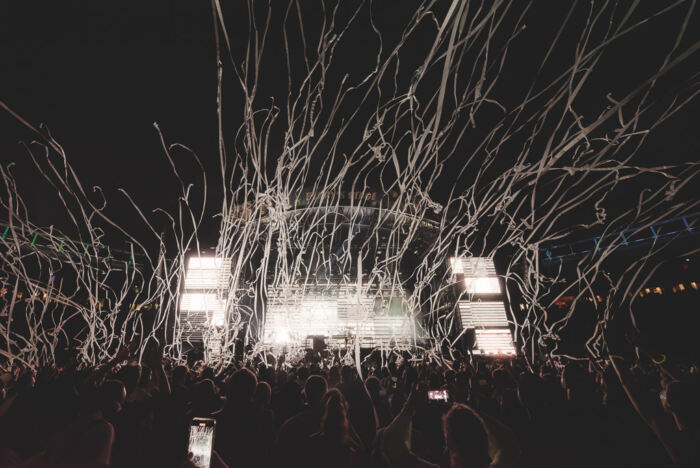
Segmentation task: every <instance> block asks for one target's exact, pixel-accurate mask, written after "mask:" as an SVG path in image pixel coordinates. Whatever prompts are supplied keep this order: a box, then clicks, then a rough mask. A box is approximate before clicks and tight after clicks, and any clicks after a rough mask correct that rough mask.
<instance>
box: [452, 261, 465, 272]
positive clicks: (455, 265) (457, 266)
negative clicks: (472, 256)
mask: <svg viewBox="0 0 700 468" xmlns="http://www.w3.org/2000/svg"><path fill="white" fill-rule="evenodd" d="M450 267H451V268H452V274H453V275H463V274H464V265H462V259H461V258H455V257H451V258H450Z"/></svg>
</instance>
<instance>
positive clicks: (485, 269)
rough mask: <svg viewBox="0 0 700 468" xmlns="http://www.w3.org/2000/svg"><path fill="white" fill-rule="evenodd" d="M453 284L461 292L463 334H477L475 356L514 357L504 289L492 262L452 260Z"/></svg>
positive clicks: (460, 311) (460, 305)
mask: <svg viewBox="0 0 700 468" xmlns="http://www.w3.org/2000/svg"><path fill="white" fill-rule="evenodd" d="M450 266H451V270H452V281H453V282H454V283H455V284H456V285H457V287H458V288H459V290H460V291H461V293H460V297H459V299H458V301H457V306H458V308H459V317H460V321H461V322H462V330H463V332H464V331H467V330H474V334H475V343H474V354H490V355H504V354H505V355H513V354H515V347H514V346H513V336H512V333H511V330H510V326H509V322H508V317H507V316H506V306H505V300H504V294H503V285H502V284H501V280H500V278H499V277H498V275H497V273H496V266H495V265H494V262H493V259H492V258H486V257H457V258H451V259H450Z"/></svg>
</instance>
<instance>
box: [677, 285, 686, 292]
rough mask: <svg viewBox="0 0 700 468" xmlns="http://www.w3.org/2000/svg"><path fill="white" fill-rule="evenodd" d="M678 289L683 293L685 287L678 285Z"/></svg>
mask: <svg viewBox="0 0 700 468" xmlns="http://www.w3.org/2000/svg"><path fill="white" fill-rule="evenodd" d="M678 289H679V290H681V291H685V285H684V284H683V283H678Z"/></svg>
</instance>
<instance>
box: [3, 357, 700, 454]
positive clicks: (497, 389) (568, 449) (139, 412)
mask: <svg viewBox="0 0 700 468" xmlns="http://www.w3.org/2000/svg"><path fill="white" fill-rule="evenodd" d="M406 357H407V356H406ZM616 364H617V366H616V368H617V370H616V369H615V368H614V367H613V366H612V365H611V364H610V363H609V362H608V363H607V365H606V363H604V362H603V363H600V364H599V365H593V363H586V364H585V365H584V364H581V363H577V362H569V363H565V364H564V363H562V364H559V363H557V364H553V363H549V364H542V365H540V366H538V367H536V368H533V367H531V366H529V365H527V364H526V363H525V362H522V361H519V360H518V359H511V360H493V359H492V360H487V359H484V360H475V359H468V360H467V359H465V360H463V361H459V360H458V361H455V362H450V363H443V364H442V365H440V364H437V363H435V362H433V363H428V362H426V361H417V362H416V361H411V360H409V359H403V358H402V356H400V355H398V356H395V359H391V360H390V361H389V362H387V363H386V365H385V366H382V365H380V364H379V363H375V362H372V361H366V362H365V364H363V365H362V366H361V369H360V370H361V371H362V372H361V375H362V377H360V373H359V372H358V369H357V368H356V367H354V366H349V365H339V364H335V365H328V364H327V361H322V360H313V361H302V362H299V363H296V364H295V365H290V364H288V363H275V362H274V361H273V360H271V361H268V362H267V363H263V362H257V363H255V362H254V363H249V364H248V365H247V366H243V365H239V366H235V365H232V366H228V367H226V368H224V369H215V368H212V367H208V366H206V365H203V364H202V363H195V364H193V365H191V366H186V365H183V364H177V363H171V362H169V361H167V360H164V359H163V358H162V356H161V355H160V354H159V353H158V352H157V351H154V352H149V353H147V354H146V355H144V356H143V357H142V359H141V363H140V364H138V363H137V362H136V361H134V360H130V359H129V350H128V349H126V350H124V351H123V352H120V353H119V354H118V355H117V357H115V359H113V360H112V361H111V362H108V363H105V364H104V365H102V366H99V367H96V368H80V367H78V366H75V365H74V364H71V363H70V362H69V363H66V364H64V365H61V366H57V367H56V366H55V367H47V368H42V369H38V370H37V371H34V370H32V369H29V368H26V367H23V366H15V367H14V368H13V369H12V371H11V372H8V373H5V374H4V375H2V376H1V377H0V382H2V383H1V384H0V467H3V468H4V467H71V468H76V467H106V466H110V467H128V468H140V467H175V468H180V467H182V468H185V467H194V466H196V465H194V463H193V461H192V455H191V454H189V453H188V433H189V432H188V431H189V427H190V423H191V420H192V418H193V417H203V418H213V419H215V420H216V429H215V442H214V452H213V458H212V462H211V466H212V467H227V466H228V467H248V466H271V467H272V466H274V467H285V466H291V467H295V466H300V467H301V466H323V467H360V466H369V467H477V468H485V467H533V468H534V467H537V468H540V467H579V466H580V467H600V466H602V467H608V466H610V467H653V468H659V467H664V466H683V467H691V466H692V467H700V449H699V447H700V428H699V424H698V423H699V422H700V417H699V411H698V397H699V396H700V393H699V392H698V374H697V372H696V368H695V367H688V368H685V369H673V370H668V369H664V368H661V367H660V366H656V365H654V364H653V363H650V364H649V365H647V366H645V365H641V364H639V363H637V364H635V365H633V366H630V364H629V363H625V362H623V361H616ZM621 382H624V385H623V384H622V383H621ZM434 390H445V392H442V391H441V392H437V395H438V396H439V395H444V394H447V395H448V401H447V402H445V401H443V400H441V399H431V398H430V397H431V396H435V392H431V391H434Z"/></svg>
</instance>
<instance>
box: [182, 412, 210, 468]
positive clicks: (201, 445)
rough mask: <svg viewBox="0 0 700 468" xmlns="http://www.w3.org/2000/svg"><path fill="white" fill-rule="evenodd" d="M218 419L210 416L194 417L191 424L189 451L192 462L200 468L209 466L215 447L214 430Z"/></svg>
mask: <svg viewBox="0 0 700 468" xmlns="http://www.w3.org/2000/svg"><path fill="white" fill-rule="evenodd" d="M215 429H216V420H215V419H210V418H193V419H192V423H191V424H190V443H189V449H188V450H189V452H190V453H191V454H192V455H193V457H194V458H193V460H192V462H193V463H194V464H195V465H196V466H197V467H198V468H209V466H210V464H211V453H212V450H213V448H214V431H215Z"/></svg>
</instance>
